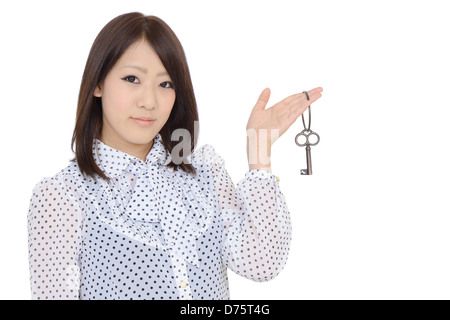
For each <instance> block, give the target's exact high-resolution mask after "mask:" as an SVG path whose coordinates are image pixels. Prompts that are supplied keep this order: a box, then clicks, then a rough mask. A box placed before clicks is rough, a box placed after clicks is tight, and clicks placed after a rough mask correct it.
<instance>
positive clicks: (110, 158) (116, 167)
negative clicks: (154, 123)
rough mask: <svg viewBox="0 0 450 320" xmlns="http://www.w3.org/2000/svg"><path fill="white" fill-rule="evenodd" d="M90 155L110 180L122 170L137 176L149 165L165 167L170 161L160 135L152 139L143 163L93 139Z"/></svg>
mask: <svg viewBox="0 0 450 320" xmlns="http://www.w3.org/2000/svg"><path fill="white" fill-rule="evenodd" d="M92 153H93V155H94V160H95V162H96V163H97V165H98V166H99V168H100V169H102V170H103V172H104V173H105V174H106V175H107V176H109V177H110V178H114V177H117V176H119V175H120V174H122V172H123V171H124V170H127V171H129V172H133V173H136V174H139V173H140V172H144V171H147V170H148V168H149V167H150V166H151V165H157V166H158V165H167V164H169V163H170V161H171V156H170V154H169V152H167V150H166V148H165V147H164V145H163V143H162V137H161V134H160V133H158V134H157V135H156V136H155V137H154V138H153V146H152V148H151V149H150V152H149V153H148V154H147V156H146V158H145V162H144V161H142V160H141V159H139V158H137V157H135V156H132V155H130V154H127V153H125V152H122V151H120V150H117V149H114V148H112V147H110V146H108V145H106V144H104V143H103V142H102V141H100V140H99V139H94V143H93V145H92Z"/></svg>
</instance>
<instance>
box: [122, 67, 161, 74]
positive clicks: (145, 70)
mask: <svg viewBox="0 0 450 320" xmlns="http://www.w3.org/2000/svg"><path fill="white" fill-rule="evenodd" d="M124 68H134V69H138V70H140V71H142V72H143V73H147V69H145V68H142V67H139V66H124V67H122V69H124ZM168 75H169V74H168V73H167V71H161V72H159V73H158V74H157V76H168Z"/></svg>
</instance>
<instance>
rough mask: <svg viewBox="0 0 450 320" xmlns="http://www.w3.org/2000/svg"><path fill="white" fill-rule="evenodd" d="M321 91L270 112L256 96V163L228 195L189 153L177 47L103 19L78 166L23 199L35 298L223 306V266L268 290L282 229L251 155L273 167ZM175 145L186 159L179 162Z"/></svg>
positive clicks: (286, 233) (146, 22)
mask: <svg viewBox="0 0 450 320" xmlns="http://www.w3.org/2000/svg"><path fill="white" fill-rule="evenodd" d="M321 91H322V88H316V89H314V90H311V91H308V93H309V97H310V100H309V101H307V100H306V96H305V94H303V93H299V94H295V95H292V96H290V97H287V98H286V99H284V100H283V101H281V102H280V103H278V104H276V105H274V106H273V107H271V108H269V109H265V107H266V104H267V101H268V99H269V95H270V91H269V90H268V89H265V90H264V91H263V92H262V94H261V96H260V97H259V99H258V101H257V103H256V105H255V107H254V108H253V110H252V112H251V116H250V119H249V121H248V124H247V129H248V131H250V130H253V132H256V133H258V134H256V138H255V139H248V145H247V148H248V158H249V160H250V159H252V161H249V170H248V172H247V173H246V174H245V177H244V178H243V179H242V180H241V181H240V182H239V183H238V184H237V187H236V188H235V187H234V184H233V182H232V180H231V179H230V176H229V175H228V173H227V171H226V169H225V167H224V161H223V159H222V158H221V157H220V156H219V155H218V154H217V153H216V152H215V150H214V148H213V147H212V146H210V145H204V146H202V147H201V148H199V149H197V150H196V151H195V152H194V150H195V146H196V138H197V137H196V135H195V134H194V133H195V132H194V131H195V127H196V123H197V122H198V113H197V106H196V101H195V97H194V91H193V88H192V83H191V79H190V74H189V69H188V65H187V62H186V58H185V55H184V52H183V48H182V46H181V44H180V42H179V40H178V39H177V37H176V35H175V34H174V33H173V31H172V30H171V29H170V28H169V26H167V24H166V23H164V22H163V21H162V20H161V19H159V18H157V17H155V16H144V15H143V14H141V13H138V12H133V13H128V14H123V15H120V16H118V17H116V18H115V19H113V20H111V21H110V22H109V23H108V24H107V25H106V26H105V27H104V28H103V29H102V30H101V32H100V33H99V35H98V36H97V38H96V39H95V41H94V43H93V45H92V48H91V51H90V53H89V57H88V60H87V62H86V67H85V70H84V74H83V78H82V82H81V88H80V93H79V100H78V109H77V115H76V125H75V129H74V133H73V138H72V148H73V147H74V146H75V150H74V153H75V158H74V159H73V160H72V161H71V163H70V164H69V165H68V166H67V167H66V168H64V169H62V170H61V171H60V172H58V173H57V174H55V175H54V176H52V177H47V178H44V179H42V180H41V181H40V182H39V183H38V184H37V185H36V186H35V188H34V190H33V194H32V197H31V202H30V207H29V213H28V231H29V238H28V239H29V262H30V275H31V277H30V278H31V290H32V297H33V298H34V299H229V298H230V294H229V288H228V279H227V268H229V269H231V270H233V271H234V272H236V273H237V274H239V275H242V276H244V277H246V278H248V279H252V280H255V281H267V280H270V279H273V278H274V277H275V276H276V275H277V274H278V273H279V272H280V271H281V270H282V269H283V267H284V265H285V263H286V260H287V257H288V251H289V245H290V239H291V224H290V218H289V212H288V208H287V205H286V201H285V198H284V196H283V194H282V193H281V191H280V187H279V181H278V178H277V177H276V176H275V175H273V174H272V172H271V169H270V163H268V162H267V161H263V160H264V159H263V158H264V156H260V154H261V153H260V152H259V151H261V150H265V151H266V152H267V157H266V158H269V156H270V148H271V146H272V144H273V142H274V141H275V140H276V139H277V138H278V137H279V136H281V135H282V134H283V133H284V132H285V131H286V130H287V129H288V128H289V127H290V125H291V124H292V123H294V122H295V120H296V119H297V118H298V116H300V115H301V114H302V112H303V111H304V110H305V109H306V108H307V107H308V106H309V105H310V104H311V103H312V102H314V101H316V100H317V99H318V98H320V96H321ZM270 129H272V131H269V132H270V133H269V134H266V135H260V134H259V132H262V131H263V130H270ZM177 130H178V131H177ZM180 130H181V131H180ZM176 132H178V133H180V132H181V133H182V135H183V139H182V142H180V139H178V140H174V139H173V137H174V135H176ZM266 132H267V131H266ZM273 132H275V134H272V133H273ZM191 137H193V138H191ZM180 143H182V144H183V150H184V151H186V149H187V151H188V152H181V153H183V155H181V156H180V151H183V150H180V148H179V144H180ZM186 147H187V148H186ZM252 150H253V151H252ZM266 160H267V159H266Z"/></svg>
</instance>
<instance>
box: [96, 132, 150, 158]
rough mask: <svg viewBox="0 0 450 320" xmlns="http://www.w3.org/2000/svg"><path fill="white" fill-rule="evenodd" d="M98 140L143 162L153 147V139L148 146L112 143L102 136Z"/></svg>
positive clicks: (121, 142)
mask: <svg viewBox="0 0 450 320" xmlns="http://www.w3.org/2000/svg"><path fill="white" fill-rule="evenodd" d="M99 140H100V141H101V142H103V143H104V144H106V145H107V146H110V147H111V148H114V149H116V150H119V151H122V152H125V153H126V154H129V155H131V156H133V157H136V158H139V159H141V160H142V161H144V162H145V159H146V157H147V155H148V153H149V152H150V150H151V149H152V147H153V139H152V141H150V143H148V144H134V143H129V142H126V141H119V142H118V141H112V140H110V139H108V138H106V137H105V136H103V135H102V136H101V137H100V138H99Z"/></svg>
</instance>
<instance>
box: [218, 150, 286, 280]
mask: <svg viewBox="0 0 450 320" xmlns="http://www.w3.org/2000/svg"><path fill="white" fill-rule="evenodd" d="M211 149H212V147H211ZM210 152H211V153H212V157H213V158H214V159H216V160H215V161H212V163H213V164H212V167H211V169H212V175H213V179H214V187H215V192H216V195H217V197H218V199H219V207H220V211H221V217H222V223H223V228H224V233H223V240H222V256H223V260H224V261H225V264H226V265H227V267H228V268H229V269H231V270H233V271H234V272H235V273H237V274H239V275H241V276H243V277H245V278H248V279H252V280H255V281H268V280H271V279H273V278H275V277H276V276H277V275H278V274H279V273H280V271H281V270H282V269H283V268H284V266H285V264H286V261H287V258H288V253H289V247H290V242H291V221H290V215H289V210H288V208H287V204H286V200H285V198H284V195H283V194H282V192H281V190H280V186H279V181H278V179H277V177H276V176H275V175H273V174H272V173H269V172H267V171H265V170H249V171H247V172H246V174H245V177H244V178H243V179H242V180H241V181H239V182H238V184H237V187H236V188H235V186H234V184H233V181H232V179H231V177H230V176H229V174H228V172H227V171H226V169H225V166H224V161H223V159H222V158H221V157H220V156H219V155H218V154H217V153H215V151H214V149H212V150H211V151H210Z"/></svg>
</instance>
